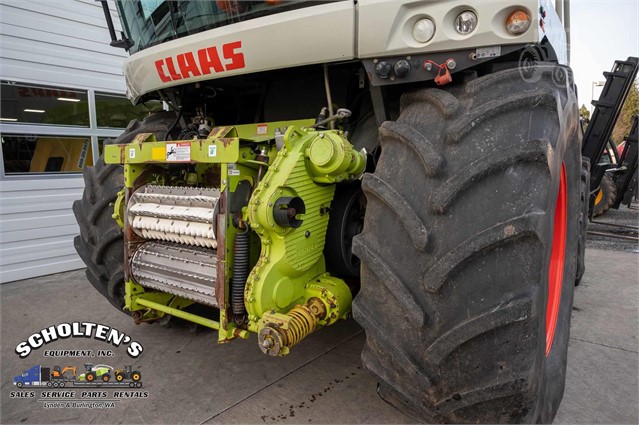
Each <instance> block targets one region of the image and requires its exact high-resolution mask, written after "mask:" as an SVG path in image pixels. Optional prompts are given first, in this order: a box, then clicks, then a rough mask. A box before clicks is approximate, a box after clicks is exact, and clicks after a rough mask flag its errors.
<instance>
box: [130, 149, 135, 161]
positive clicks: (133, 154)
mask: <svg viewBox="0 0 639 425" xmlns="http://www.w3.org/2000/svg"><path fill="white" fill-rule="evenodd" d="M129 158H131V159H133V158H135V148H130V149H129Z"/></svg>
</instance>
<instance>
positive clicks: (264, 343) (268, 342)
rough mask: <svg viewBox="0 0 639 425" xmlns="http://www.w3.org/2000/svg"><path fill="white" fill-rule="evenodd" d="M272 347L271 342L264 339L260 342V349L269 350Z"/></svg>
mask: <svg viewBox="0 0 639 425" xmlns="http://www.w3.org/2000/svg"><path fill="white" fill-rule="evenodd" d="M272 346H273V341H271V340H268V339H265V340H264V341H263V342H262V347H264V348H271V347H272Z"/></svg>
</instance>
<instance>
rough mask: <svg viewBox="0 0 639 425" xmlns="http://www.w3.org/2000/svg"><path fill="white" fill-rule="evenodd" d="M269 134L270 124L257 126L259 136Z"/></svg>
mask: <svg viewBox="0 0 639 425" xmlns="http://www.w3.org/2000/svg"><path fill="white" fill-rule="evenodd" d="M266 134H268V124H258V125H257V135H258V136H264V135H266Z"/></svg>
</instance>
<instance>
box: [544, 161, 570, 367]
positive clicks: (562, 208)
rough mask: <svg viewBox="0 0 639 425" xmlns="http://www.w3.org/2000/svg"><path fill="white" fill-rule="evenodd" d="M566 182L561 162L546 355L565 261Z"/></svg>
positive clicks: (551, 338) (552, 333)
mask: <svg viewBox="0 0 639 425" xmlns="http://www.w3.org/2000/svg"><path fill="white" fill-rule="evenodd" d="M567 194H568V190H567V184H566V166H565V165H564V164H563V163H562V164H561V178H560V180H559V192H558V193H557V202H556V205H555V223H554V226H553V237H552V250H551V251H550V267H549V268H548V269H549V270H548V302H547V305H546V357H547V356H548V354H550V349H551V348H552V342H553V339H554V337H555V330H556V329H557V316H558V315H559V304H560V302H561V287H562V283H563V279H564V265H565V263H566V227H567V216H568V213H567V209H568V203H567Z"/></svg>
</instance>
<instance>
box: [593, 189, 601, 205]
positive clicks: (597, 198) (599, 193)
mask: <svg viewBox="0 0 639 425" xmlns="http://www.w3.org/2000/svg"><path fill="white" fill-rule="evenodd" d="M602 199H603V190H601V189H599V192H597V197H596V198H595V205H599V203H600V202H601V200H602Z"/></svg>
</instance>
